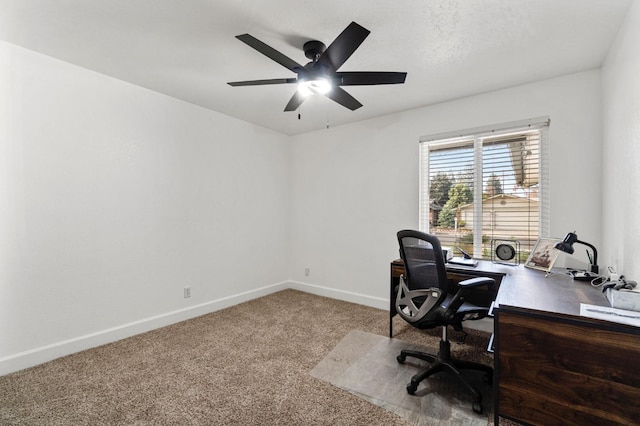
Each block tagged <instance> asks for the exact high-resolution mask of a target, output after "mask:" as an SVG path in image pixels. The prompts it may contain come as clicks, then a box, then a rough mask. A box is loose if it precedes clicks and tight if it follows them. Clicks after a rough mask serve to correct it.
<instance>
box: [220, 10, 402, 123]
mask: <svg viewBox="0 0 640 426" xmlns="http://www.w3.org/2000/svg"><path fill="white" fill-rule="evenodd" d="M369 33H370V31H369V30H367V29H366V28H364V27H362V26H360V25H358V24H356V23H355V22H352V23H351V24H349V25H348V26H347V28H345V30H344V31H342V33H340V35H339V36H338V37H337V38H336V39H335V40H334V41H333V43H331V45H329V47H326V46H325V45H324V43H322V42H320V41H317V40H311V41H308V42H306V43H305V44H304V46H303V50H304V55H305V56H306V57H307V58H308V59H311V62H309V63H307V64H306V65H300V64H299V63H297V62H296V61H294V60H293V59H291V58H289V57H287V56H285V55H284V54H282V53H280V52H278V51H277V50H275V49H274V48H272V47H271V46H268V45H267V44H265V43H263V42H262V41H260V40H258V39H257V38H255V37H253V36H251V35H249V34H242V35H239V36H236V38H237V39H238V40H240V41H242V42H244V43H246V44H248V45H249V46H251V47H253V48H254V49H255V50H257V51H258V52H260V53H262V54H263V55H265V56H267V57H268V58H271V59H272V60H274V61H276V62H277V63H279V64H280V65H282V66H283V67H285V68H287V69H289V70H291V71H293V72H294V73H296V74H297V77H291V78H274V79H268V80H250V81H234V82H230V83H228V84H229V85H231V86H234V87H235V86H260V85H265V84H291V83H297V84H298V90H297V91H296V93H294V95H293V97H292V98H291V100H289V103H288V104H287V106H286V107H285V108H284V110H285V111H295V110H296V109H298V107H299V106H300V105H301V104H302V102H304V100H305V99H306V97H307V95H308V94H309V93H311V94H313V93H318V94H323V95H325V96H326V97H328V98H329V99H331V100H333V101H335V102H337V103H339V104H340V105H342V106H344V107H346V108H349V109H350V110H352V111H353V110H356V109H358V108H360V107H361V106H362V104H361V103H360V102H358V100H357V99H356V98H354V97H353V96H351V95H350V94H349V93H347V92H346V91H345V90H344V89H342V88H341V87H340V86H363V85H365V86H366V85H375V84H402V83H404V80H405V78H406V76H407V73H406V72H380V71H338V69H339V68H340V67H341V66H342V64H344V63H345V62H346V61H347V59H349V57H350V56H351V55H352V54H353V52H355V50H356V49H357V48H358V47H359V46H360V44H362V42H363V41H364V39H365V38H367V36H368V35H369ZM305 91H306V92H307V93H305Z"/></svg>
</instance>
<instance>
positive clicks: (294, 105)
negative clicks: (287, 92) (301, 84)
mask: <svg viewBox="0 0 640 426" xmlns="http://www.w3.org/2000/svg"><path fill="white" fill-rule="evenodd" d="M305 99H306V97H304V96H302V95H301V94H300V92H298V91H297V90H296V92H295V93H294V94H293V96H292V97H291V99H290V100H289V103H288V104H287V106H286V107H284V110H285V111H295V110H297V109H298V107H299V106H300V105H302V103H303V102H304V100H305Z"/></svg>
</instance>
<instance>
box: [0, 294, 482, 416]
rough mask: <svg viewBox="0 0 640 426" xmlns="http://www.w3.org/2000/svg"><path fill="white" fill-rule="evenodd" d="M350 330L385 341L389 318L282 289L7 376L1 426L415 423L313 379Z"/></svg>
mask: <svg viewBox="0 0 640 426" xmlns="http://www.w3.org/2000/svg"><path fill="white" fill-rule="evenodd" d="M352 330H360V331H364V332H367V333H371V334H374V335H378V336H385V335H386V334H387V333H388V314H387V312H386V311H382V310H379V309H374V308H370V307H366V306H362V305H356V304H352V303H347V302H341V301H337V300H333V299H328V298H324V297H319V296H314V295H310V294H308V293H303V292H300V291H295V290H286V291H282V292H278V293H275V294H272V295H269V296H266V297H263V298H260V299H256V300H253V301H250V302H247V303H243V304H240V305H237V306H233V307H231V308H228V309H224V310H221V311H218V312H214V313H211V314H208V315H204V316H201V317H199V318H195V319H192V320H189V321H185V322H181V323H179V324H175V325H172V326H169V327H164V328H162V329H158V330H154V331H151V332H148V333H144V334H141V335H137V336H134V337H131V338H128V339H124V340H121V341H118V342H115V343H112V344H108V345H104V346H101V347H98V348H94V349H91V350H87V351H83V352H80V353H77V354H73V355H70V356H67V357H64V358H60V359H57V360H54V361H51V362H48V363H46V364H42V365H39V366H36V367H34V368H30V369H26V370H23V371H19V372H16V373H13V374H10V375H6V376H2V377H0V424H1V425H3V426H4V425H133V424H135V425H150V424H153V425H185V424H187V425H271V424H279V425H406V424H410V422H409V421H407V420H406V419H403V418H402V417H401V416H399V415H397V414H394V413H392V412H391V411H389V410H386V409H384V408H382V407H380V406H378V405H376V404H372V403H370V402H368V401H367V400H365V399H363V398H361V397H359V396H356V395H354V394H352V393H350V392H347V391H345V390H343V389H341V388H339V387H337V386H333V385H331V384H330V383H329V382H327V381H325V380H320V379H318V378H315V377H313V376H312V375H311V374H310V372H311V370H313V369H314V367H316V365H318V363H320V361H322V360H323V359H324V358H325V357H326V356H327V355H328V354H329V353H330V352H331V351H332V350H334V348H336V347H337V346H338V345H339V343H340V342H341V341H342V339H343V338H344V337H345V336H347V335H348V334H349V332H350V331H352ZM394 330H395V333H396V336H394V337H397V338H398V339H402V340H405V341H407V342H412V343H416V344H420V345H423V346H427V347H429V346H431V347H435V345H436V344H437V341H438V332H439V331H438V330H436V331H435V333H434V334H433V335H429V334H428V333H422V332H419V331H417V330H415V329H413V328H412V327H410V326H409V325H407V324H405V323H404V322H403V321H402V320H401V319H400V318H397V322H395V321H394ZM485 344H486V335H478V336H475V335H470V336H469V338H468V339H467V342H466V343H465V344H464V345H453V347H452V352H453V355H454V356H456V353H457V352H459V351H472V352H474V353H477V354H479V356H482V357H485V358H486V360H488V361H490V360H491V356H490V355H487V354H486V353H485V352H484V350H483V348H481V347H483V346H484V345H485ZM478 348H480V349H478ZM392 362H395V361H394V360H392ZM398 367H400V366H398ZM402 368H404V369H407V370H409V369H410V366H409V365H408V364H407V365H404V366H402ZM407 373H408V376H410V374H411V373H409V372H407ZM372 374H373V371H372ZM404 381H405V380H403V381H402V382H403V383H404ZM434 424H437V423H434Z"/></svg>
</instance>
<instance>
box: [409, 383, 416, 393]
mask: <svg viewBox="0 0 640 426" xmlns="http://www.w3.org/2000/svg"><path fill="white" fill-rule="evenodd" d="M417 389H418V387H417V386H415V385H413V384H411V383H409V384H408V385H407V393H408V394H409V395H415V394H416V390H417Z"/></svg>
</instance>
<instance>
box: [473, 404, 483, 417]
mask: <svg viewBox="0 0 640 426" xmlns="http://www.w3.org/2000/svg"><path fill="white" fill-rule="evenodd" d="M473 412H474V413H478V414H482V404H481V403H479V402H474V403H473Z"/></svg>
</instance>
